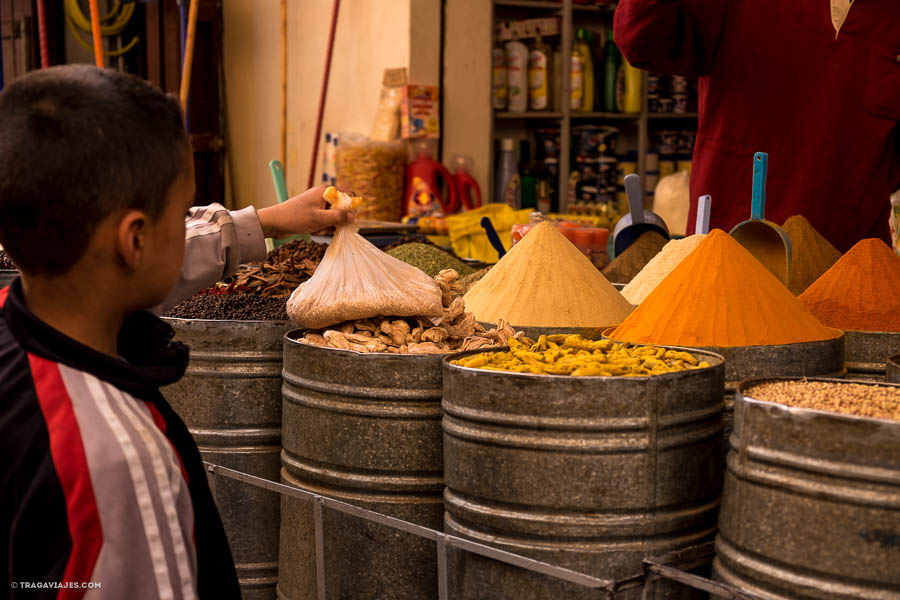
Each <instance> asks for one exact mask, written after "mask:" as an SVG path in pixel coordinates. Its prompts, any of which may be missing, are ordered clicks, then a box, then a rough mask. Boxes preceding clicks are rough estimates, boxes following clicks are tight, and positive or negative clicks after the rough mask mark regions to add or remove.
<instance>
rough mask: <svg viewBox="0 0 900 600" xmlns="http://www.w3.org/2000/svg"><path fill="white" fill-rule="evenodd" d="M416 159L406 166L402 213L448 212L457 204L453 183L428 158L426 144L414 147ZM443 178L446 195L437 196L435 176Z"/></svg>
mask: <svg viewBox="0 0 900 600" xmlns="http://www.w3.org/2000/svg"><path fill="white" fill-rule="evenodd" d="M416 154H417V157H416V160H414V161H412V162H411V163H410V164H409V167H407V169H406V202H405V205H404V214H405V215H408V216H410V217H421V216H426V215H436V214H445V215H449V214H452V213H453V212H454V211H453V210H452V209H453V208H454V207H456V206H458V205H457V202H458V199H457V193H456V184H455V183H454V181H453V176H452V175H451V174H450V171H448V170H447V168H446V167H445V166H444V165H442V164H441V163H439V162H438V161H436V160H434V159H433V158H431V156H430V154H429V152H428V146H427V144H419V145H418V146H417V147H416ZM439 177H440V178H442V179H443V180H444V189H446V190H447V192H448V194H449V196H450V197H449V198H447V199H444V198H443V197H441V193H440V188H439V187H438V178H439Z"/></svg>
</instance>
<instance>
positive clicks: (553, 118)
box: [485, 0, 697, 212]
mask: <svg viewBox="0 0 900 600" xmlns="http://www.w3.org/2000/svg"><path fill="white" fill-rule="evenodd" d="M613 12H614V11H613V10H612V9H610V8H609V7H606V6H597V5H582V4H575V3H574V2H573V0H562V1H561V2H542V1H528V0H493V2H492V3H491V18H490V24H491V32H490V39H491V44H490V47H491V48H492V47H493V43H494V29H493V28H494V25H495V24H496V23H497V22H498V21H502V20H516V19H523V18H541V17H547V16H559V17H560V35H559V38H558V39H559V41H560V48H561V49H562V60H561V61H560V62H561V65H560V66H561V71H562V73H560V78H561V80H560V90H559V103H560V106H559V107H557V108H558V110H557V111H556V112H541V113H536V112H525V113H512V112H496V111H493V110H492V111H491V118H490V123H491V130H490V142H491V144H493V142H494V140H495V139H497V137H498V135H497V134H498V133H501V134H503V135H508V134H510V133H511V132H515V133H518V134H519V135H520V137H522V134H523V133H525V134H527V131H528V129H529V128H531V127H539V126H541V125H543V124H544V123H546V124H548V125H549V124H552V126H553V127H559V130H560V138H559V164H560V169H559V182H558V188H557V189H558V198H559V204H560V206H559V210H560V212H565V211H566V209H567V204H568V194H567V190H568V185H569V184H568V180H569V164H570V148H571V139H572V127H573V124H574V125H586V124H597V125H609V126H613V127H625V128H626V130H627V131H621V130H620V140H628V141H629V142H632V143H630V144H625V145H626V146H632V147H633V148H634V149H636V150H637V156H638V158H637V162H638V174H639V175H640V176H641V177H642V178H644V177H645V175H646V157H647V153H648V149H649V147H650V131H651V123H652V124H656V123H665V122H666V121H671V122H673V123H675V122H677V123H685V124H687V123H691V124H692V126H691V127H684V126H681V127H682V129H690V128H694V127H696V125H695V123H696V120H697V113H649V112H648V110H647V74H646V73H644V77H643V90H642V96H643V97H642V110H641V112H640V113H608V112H577V111H572V110H571V108H570V106H569V102H567V101H566V99H568V98H569V92H570V90H569V67H570V61H569V60H568V57H569V56H570V55H571V48H572V41H573V39H574V30H575V27H576V22H577V25H578V26H583V25H590V24H595V25H596V24H597V23H598V22H602V24H603V25H604V26H605V27H612V18H613ZM585 19H587V20H588V22H582V21H584V20H585ZM485 60H486V61H487V62H488V64H490V61H491V57H490V56H488V57H486V58H485ZM595 76H596V75H595ZM488 160H489V169H488V196H491V197H493V190H494V182H493V173H494V162H495V156H494V152H493V151H491V152H489V159H488Z"/></svg>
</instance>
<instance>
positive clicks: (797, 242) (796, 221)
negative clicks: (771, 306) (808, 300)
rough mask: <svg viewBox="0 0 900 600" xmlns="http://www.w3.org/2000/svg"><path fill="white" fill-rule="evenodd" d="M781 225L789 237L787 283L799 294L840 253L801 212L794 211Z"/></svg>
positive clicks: (825, 269) (829, 266)
mask: <svg viewBox="0 0 900 600" xmlns="http://www.w3.org/2000/svg"><path fill="white" fill-rule="evenodd" d="M781 228H782V229H784V231H785V233H787V234H788V237H789V238H791V275H790V279H789V280H788V287H789V288H790V289H791V291H792V292H794V294H795V295H797V296H799V295H800V294H802V293H803V290H805V289H806V288H808V287H809V286H811V285H812V283H813V282H814V281H815V280H816V279H818V278H819V277H821V276H822V273H824V272H825V271H827V270H828V269H830V268H831V265H833V264H834V263H836V262H837V260H838V259H839V258H840V257H841V253H840V252H838V249H837V248H835V247H834V246H832V245H831V243H830V242H829V241H828V240H826V239H825V238H824V237H822V234H821V233H819V232H818V231H816V229H815V227H813V226H812V225H811V224H810V222H809V221H807V220H806V217H804V216H803V215H794V216H793V217H791V218H790V219H788V220H787V221H785V222H784V225H782V226H781Z"/></svg>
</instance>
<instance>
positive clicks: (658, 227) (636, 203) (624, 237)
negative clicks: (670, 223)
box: [613, 173, 669, 256]
mask: <svg viewBox="0 0 900 600" xmlns="http://www.w3.org/2000/svg"><path fill="white" fill-rule="evenodd" d="M625 194H626V195H627V196H628V210H629V211H630V212H629V213H628V214H627V215H625V216H623V217H622V218H621V219H619V222H618V223H616V228H615V229H614V230H613V250H614V251H615V255H616V256H619V255H620V254H622V252H624V251H625V249H626V248H627V247H628V246H630V245H631V244H633V243H634V242H635V240H637V239H638V238H639V237H641V236H642V235H643V234H645V233H647V232H648V231H655V232H657V233H658V234H659V235H661V236H663V237H664V238H666V239H669V228H668V227H666V223H665V221H663V220H662V218H660V216H659V215H658V214H656V213H654V212H650V211H649V210H644V190H643V188H642V187H641V178H640V177H639V176H638V175H635V174H633V173H632V174H630V175H626V176H625Z"/></svg>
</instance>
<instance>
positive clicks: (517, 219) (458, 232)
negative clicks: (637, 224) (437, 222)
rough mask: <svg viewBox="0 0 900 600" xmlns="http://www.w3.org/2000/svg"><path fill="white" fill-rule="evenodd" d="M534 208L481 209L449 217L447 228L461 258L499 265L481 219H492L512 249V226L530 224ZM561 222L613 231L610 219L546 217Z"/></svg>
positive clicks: (502, 206)
mask: <svg viewBox="0 0 900 600" xmlns="http://www.w3.org/2000/svg"><path fill="white" fill-rule="evenodd" d="M532 212H534V209H532V208H523V209H522V210H514V209H513V208H512V207H510V206H509V205H508V204H485V205H484V206H482V207H481V208H476V209H474V210H469V211H466V212H463V213H459V214H456V215H452V216H449V217H447V228H448V229H449V230H450V245H451V246H452V247H453V251H454V252H455V253H456V254H457V256H461V257H463V258H474V259H475V260H480V261H482V262H486V263H495V262H497V260H499V259H498V258H497V251H496V250H495V249H494V247H493V246H492V245H491V242H490V241H488V238H487V234H486V233H485V232H484V229H483V228H482V227H481V218H482V217H488V218H490V220H491V223H493V225H494V229H496V230H497V235H498V236H499V237H500V241H501V242H503V247H504V248H506V249H507V250H509V249H510V247H512V226H513V225H516V224H517V223H518V224H525V223H528V221H529V218H530V216H531V213H532ZM545 216H547V217H550V218H552V219H554V220H557V221H576V222H579V223H582V224H585V225H588V224H589V225H593V226H594V227H607V228H609V227H610V225H611V224H610V223H609V222H608V219H604V218H603V217H595V216H588V215H569V214H555V213H553V214H549V215H545Z"/></svg>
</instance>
